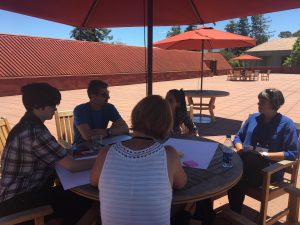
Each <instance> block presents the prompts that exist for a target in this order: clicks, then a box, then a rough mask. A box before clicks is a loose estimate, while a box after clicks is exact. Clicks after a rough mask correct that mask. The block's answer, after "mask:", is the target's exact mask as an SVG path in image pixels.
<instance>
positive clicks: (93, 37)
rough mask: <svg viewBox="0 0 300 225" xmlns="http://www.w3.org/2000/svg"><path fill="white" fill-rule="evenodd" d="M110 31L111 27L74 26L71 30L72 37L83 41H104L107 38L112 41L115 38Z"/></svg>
mask: <svg viewBox="0 0 300 225" xmlns="http://www.w3.org/2000/svg"><path fill="white" fill-rule="evenodd" d="M110 32H111V29H107V28H93V29H85V28H83V29H81V28H74V29H73V30H71V32H70V37H71V38H74V39H76V40H81V41H93V42H103V41H105V40H108V41H110V40H112V39H113V36H110V35H109V33H110Z"/></svg>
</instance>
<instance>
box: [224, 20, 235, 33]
mask: <svg viewBox="0 0 300 225" xmlns="http://www.w3.org/2000/svg"><path fill="white" fill-rule="evenodd" d="M225 31H227V32H230V33H234V34H237V33H238V23H237V22H235V21H234V20H229V23H228V24H227V25H226V26H225Z"/></svg>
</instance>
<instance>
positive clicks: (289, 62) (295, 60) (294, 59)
mask: <svg viewBox="0 0 300 225" xmlns="http://www.w3.org/2000/svg"><path fill="white" fill-rule="evenodd" d="M283 66H289V67H292V66H300V37H299V38H298V39H297V40H296V42H295V44H294V45H293V50H292V52H291V55H290V56H289V57H287V59H286V60H285V61H284V63H283Z"/></svg>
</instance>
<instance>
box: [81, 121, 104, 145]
mask: <svg viewBox="0 0 300 225" xmlns="http://www.w3.org/2000/svg"><path fill="white" fill-rule="evenodd" d="M77 129H78V131H79V133H80V134H81V136H82V138H83V139H84V140H85V141H90V140H91V137H92V136H93V135H96V134H100V135H102V137H103V138H104V137H106V136H107V131H106V129H91V128H90V126H89V125H88V124H80V125H78V126H77Z"/></svg>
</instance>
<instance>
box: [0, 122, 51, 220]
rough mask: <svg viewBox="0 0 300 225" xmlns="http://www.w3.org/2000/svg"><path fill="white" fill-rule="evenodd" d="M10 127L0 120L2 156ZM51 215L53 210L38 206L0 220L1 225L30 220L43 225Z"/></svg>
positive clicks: (0, 149) (49, 207)
mask: <svg viewBox="0 0 300 225" xmlns="http://www.w3.org/2000/svg"><path fill="white" fill-rule="evenodd" d="M9 131H10V126H9V123H8V121H7V119H6V118H3V117H1V118H0V155H1V154H2V151H3V148H4V146H5V143H6V140H7V137H8V133H9ZM52 213H53V209H52V207H51V206H49V205H45V206H40V207H37V208H34V209H28V210H25V211H21V212H18V213H14V214H11V215H8V216H4V217H1V218H0V224H1V225H12V224H17V223H22V222H26V221H30V220H34V222H35V225H44V216H46V215H50V214H52Z"/></svg>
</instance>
